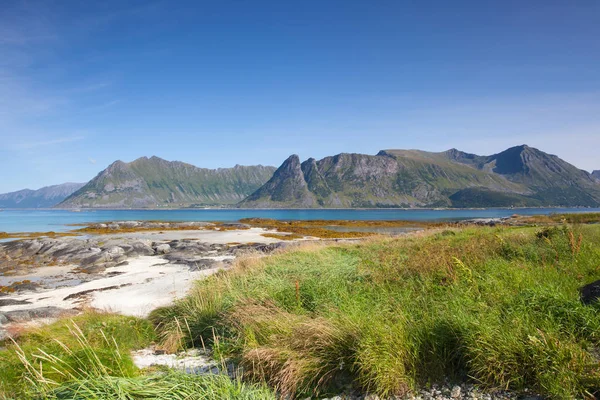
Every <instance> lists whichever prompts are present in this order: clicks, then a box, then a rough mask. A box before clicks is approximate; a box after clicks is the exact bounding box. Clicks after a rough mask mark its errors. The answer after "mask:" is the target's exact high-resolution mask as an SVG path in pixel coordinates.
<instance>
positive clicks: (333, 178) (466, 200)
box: [239, 145, 600, 208]
mask: <svg viewBox="0 0 600 400" xmlns="http://www.w3.org/2000/svg"><path fill="white" fill-rule="evenodd" d="M298 164H300V165H299V166H298ZM290 165H293V167H294V168H290ZM290 179H291V180H290ZM288 181H289V182H296V186H298V187H295V186H294V185H292V186H290V183H289V182H288ZM284 188H285V190H283V189H284ZM290 193H294V196H290V195H289V194H290ZM561 205H562V206H600V184H599V183H598V181H596V180H595V178H593V177H592V175H591V174H590V173H588V172H586V171H583V170H580V169H578V168H576V167H575V166H573V165H571V164H569V163H567V162H566V161H564V160H562V159H560V158H559V157H557V156H555V155H552V154H547V153H544V152H542V151H540V150H538V149H536V148H533V147H529V146H527V145H520V146H514V147H511V148H509V149H506V150H504V151H502V152H500V153H496V154H493V155H490V156H480V155H476V154H471V153H466V152H463V151H460V150H457V149H450V150H447V151H444V152H426V151H422V150H398V149H388V150H381V151H380V152H378V153H377V154H376V155H366V154H357V153H341V154H337V155H335V156H329V157H325V158H323V159H321V160H315V159H313V158H309V159H308V160H306V161H304V162H303V163H300V160H299V158H298V156H296V155H294V156H291V157H290V158H288V159H287V160H286V162H284V164H282V166H281V167H280V168H279V169H277V170H276V171H275V173H274V174H273V176H272V177H271V179H270V180H269V181H268V182H267V184H265V185H264V186H263V187H261V188H260V189H259V190H257V191H256V192H255V193H253V194H251V195H250V196H249V197H248V198H247V199H245V200H244V201H242V202H241V203H240V204H239V206H240V207H249V208H287V207H306V208H322V207H327V208H340V207H342V208H346V207H349V208H353V207H407V208H411V207H412V208H414V207H491V206H494V207H505V206H561Z"/></svg>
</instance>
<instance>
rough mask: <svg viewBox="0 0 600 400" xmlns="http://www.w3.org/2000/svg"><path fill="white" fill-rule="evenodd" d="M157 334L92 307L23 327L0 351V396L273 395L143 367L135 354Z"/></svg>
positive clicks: (267, 399) (263, 399) (262, 398)
mask: <svg viewBox="0 0 600 400" xmlns="http://www.w3.org/2000/svg"><path fill="white" fill-rule="evenodd" d="M154 339H155V332H154V329H153V327H152V326H151V325H150V323H149V322H148V321H146V320H143V319H139V318H133V317H124V316H119V315H115V314H109V313H98V312H93V311H88V312H86V313H85V314H83V315H80V316H77V317H75V318H73V319H65V320H61V321H59V322H57V323H54V324H51V325H48V326H45V327H43V328H39V329H34V330H30V331H26V332H24V333H23V334H22V335H20V336H19V337H18V339H17V341H16V342H12V343H8V344H7V347H8V348H7V349H6V350H4V351H1V352H0V367H1V368H0V399H26V398H35V399H48V400H50V399H56V400H58V399H61V400H65V399H72V400H81V399H84V400H85V399H117V398H118V399H170V400H174V399H215V400H217V399H225V398H227V399H239V400H245V399H248V400H249V399H257V400H271V399H273V400H274V399H275V396H274V394H273V392H272V391H270V390H269V389H267V388H266V387H264V386H262V385H253V384H246V383H244V382H242V381H241V380H239V379H238V380H232V379H230V378H229V377H228V376H227V375H214V376H193V375H188V374H185V373H183V372H175V371H170V370H168V369H162V370H161V369H160V368H158V369H154V370H152V369H151V370H147V371H140V370H138V369H137V368H136V367H135V365H134V364H133V361H132V359H131V356H130V351H131V350H132V349H138V348H141V347H144V346H147V345H149V344H150V343H151V342H152V341H153V340H154Z"/></svg>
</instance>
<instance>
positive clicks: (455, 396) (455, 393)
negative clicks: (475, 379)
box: [450, 385, 461, 399]
mask: <svg viewBox="0 0 600 400" xmlns="http://www.w3.org/2000/svg"><path fill="white" fill-rule="evenodd" d="M450 397H452V398H453V399H458V398H460V397H461V388H460V386H458V385H455V386H454V387H453V388H452V391H451V392H450Z"/></svg>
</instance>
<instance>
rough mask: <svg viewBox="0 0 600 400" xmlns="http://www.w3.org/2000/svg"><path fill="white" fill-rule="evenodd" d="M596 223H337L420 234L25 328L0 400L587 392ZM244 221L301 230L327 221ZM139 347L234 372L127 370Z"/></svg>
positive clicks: (599, 341) (317, 251)
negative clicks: (466, 388)
mask: <svg viewBox="0 0 600 400" xmlns="http://www.w3.org/2000/svg"><path fill="white" fill-rule="evenodd" d="M599 221H600V214H592V213H582V214H564V215H549V216H544V217H539V216H534V217H522V218H516V217H515V218H511V219H510V223H511V224H513V223H514V224H516V225H525V226H510V225H508V224H507V225H503V224H499V225H497V226H493V227H490V226H473V225H466V226H461V225H455V224H445V223H444V224H438V223H432V224H427V223H412V222H404V221H379V222H373V221H336V225H337V226H341V227H345V228H348V229H350V232H353V231H352V230H351V229H353V228H355V229H360V228H378V227H387V228H414V227H420V228H424V227H428V228H431V229H425V230H421V231H418V232H414V233H412V234H410V235H405V236H400V237H398V236H396V237H390V236H387V237H386V236H373V237H369V238H365V239H363V240H361V241H352V242H338V243H333V244H332V243H331V242H328V241H323V242H315V241H312V242H307V243H305V244H300V245H297V246H293V247H291V248H288V249H285V250H278V251H277V252H276V253H275V254H273V255H270V256H267V257H265V256H262V255H260V254H250V255H247V256H244V257H242V258H239V259H238V260H237V261H236V262H235V264H234V266H233V267H232V268H231V269H228V270H225V271H222V272H220V273H217V274H216V275H213V276H211V277H208V278H206V279H204V280H202V281H198V282H197V283H196V284H195V287H194V288H193V289H192V290H191V291H190V293H189V294H188V296H187V297H185V298H183V299H181V300H179V301H177V302H176V303H175V304H174V305H172V306H168V307H163V308H159V309H156V310H155V311H154V312H152V313H151V314H150V316H149V317H148V319H139V318H132V317H125V316H119V315H114V314H109V313H99V312H93V311H87V312H85V313H84V314H82V315H80V316H77V317H74V318H72V319H63V320H59V321H58V322H56V323H54V324H51V325H48V326H44V327H41V328H34V329H24V330H23V331H22V332H20V334H19V335H17V337H16V338H15V341H14V342H12V341H10V340H8V341H5V343H4V345H5V346H6V349H5V350H2V351H0V398H3V399H17V398H49V399H75V398H83V399H86V398H124V399H138V398H163V399H179V398H189V395H190V393H195V396H196V395H197V396H199V398H206V399H219V398H231V399H254V398H257V399H274V398H276V396H282V395H283V396H290V397H291V398H304V397H306V396H328V395H335V394H339V393H340V392H342V391H347V390H350V389H349V388H351V389H352V390H355V391H358V392H361V393H372V394H377V395H380V396H381V397H383V398H386V397H389V396H392V395H404V394H407V393H410V392H412V391H415V390H418V389H419V388H422V387H428V386H430V385H432V384H435V383H442V382H453V383H462V382H471V383H474V384H476V385H478V386H479V387H480V388H481V389H482V390H495V389H509V390H512V391H514V392H517V393H518V392H523V391H525V390H526V389H527V390H528V392H529V393H531V392H534V393H539V394H541V395H544V396H549V397H551V398H558V399H568V398H574V397H576V398H592V397H593V396H596V395H598V393H597V390H598V388H600V366H599V365H600V364H599V362H598V361H599V360H598V349H599V348H600V347H599V346H600V334H599V332H600V313H599V312H600V303H598V302H593V301H592V302H586V303H584V302H582V301H581V299H580V288H581V287H583V286H585V285H587V284H589V283H591V282H595V281H597V280H599V279H600V267H599V266H600V247H598V243H600V225H598V224H597V222H599ZM242 222H243V223H244V224H246V225H249V226H260V227H269V228H270V229H275V230H277V231H278V232H279V233H275V235H283V234H284V233H288V234H289V233H291V235H300V236H304V235H308V234H307V232H308V230H317V231H318V230H319V229H326V228H327V227H328V226H330V224H331V223H332V222H331V221H301V222H300V221H296V222H285V221H272V220H259V219H251V220H250V219H249V220H244V221H242ZM295 230H297V231H295ZM298 232H300V233H298ZM331 232H333V231H331ZM311 236H312V235H311ZM13 333H14V332H13ZM17 333H18V332H17ZM149 345H152V346H154V347H155V348H158V349H161V350H164V351H167V352H178V351H180V350H184V349H187V348H190V347H196V348H204V347H206V348H209V349H210V350H211V354H212V355H213V357H214V358H215V359H217V360H229V362H233V363H234V364H235V365H237V366H238V367H239V371H240V374H239V375H238V376H237V377H236V378H230V377H228V376H227V375H225V374H223V375H217V376H189V375H185V374H183V373H180V372H174V371H171V370H168V369H163V368H150V369H146V370H139V369H137V368H136V367H135V366H134V364H133V362H132V359H131V355H130V352H131V351H132V350H134V349H139V348H145V347H148V346H149ZM199 394H201V395H202V396H200V395H199ZM118 396H121V397H118Z"/></svg>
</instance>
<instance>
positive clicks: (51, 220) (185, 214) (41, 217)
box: [0, 208, 600, 232]
mask: <svg viewBox="0 0 600 400" xmlns="http://www.w3.org/2000/svg"><path fill="white" fill-rule="evenodd" d="M593 211H595V212H600V209H590V208H520V209H506V208H489V209H474V210H398V209H374V210H373V209H371V210H364V209H358V210H239V209H231V210H84V211H80V212H73V211H68V210H4V211H1V212H0V232H46V231H55V232H60V231H65V230H70V229H73V228H72V227H69V226H67V225H68V224H78V223H86V222H103V221H128V220H161V221H238V220H240V219H242V218H250V217H259V218H274V219H280V220H311V219H328V220H344V219H349V220H409V221H435V220H438V221H453V220H461V219H470V218H493V217H505V216H509V215H512V214H517V213H518V214H521V215H535V214H549V213H553V212H557V213H563V212H593Z"/></svg>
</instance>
